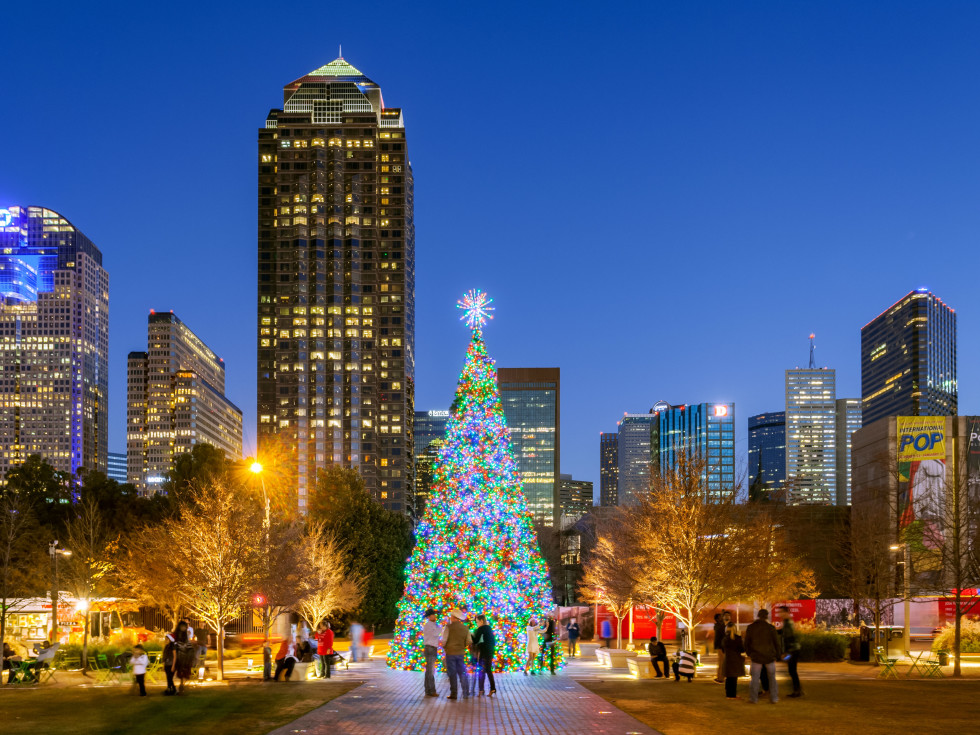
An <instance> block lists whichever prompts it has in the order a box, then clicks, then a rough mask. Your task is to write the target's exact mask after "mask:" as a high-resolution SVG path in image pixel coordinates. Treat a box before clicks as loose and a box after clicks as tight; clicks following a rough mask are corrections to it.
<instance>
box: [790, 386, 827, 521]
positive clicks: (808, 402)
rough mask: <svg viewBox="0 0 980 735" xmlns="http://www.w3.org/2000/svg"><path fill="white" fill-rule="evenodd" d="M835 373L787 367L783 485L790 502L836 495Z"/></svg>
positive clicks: (824, 499)
mask: <svg viewBox="0 0 980 735" xmlns="http://www.w3.org/2000/svg"><path fill="white" fill-rule="evenodd" d="M836 377H837V374H836V372H835V371H834V370H832V369H830V368H816V367H810V368H796V369H794V370H787V371H786V489H787V502H788V503H790V504H792V505H800V504H805V503H815V504H818V505H833V504H834V503H835V502H836V499H837V400H836V398H837V396H836V392H837V385H836Z"/></svg>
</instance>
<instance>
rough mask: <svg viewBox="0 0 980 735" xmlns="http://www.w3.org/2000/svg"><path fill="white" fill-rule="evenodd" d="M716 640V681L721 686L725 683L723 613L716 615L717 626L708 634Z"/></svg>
mask: <svg viewBox="0 0 980 735" xmlns="http://www.w3.org/2000/svg"><path fill="white" fill-rule="evenodd" d="M708 635H710V636H712V637H713V638H714V649H715V657H716V659H717V661H718V663H717V666H716V667H715V681H716V682H718V683H719V684H721V683H723V682H724V681H725V649H724V647H723V646H724V642H725V623H724V622H723V621H722V619H721V613H715V624H714V627H713V628H712V630H711V632H710V633H709V634H708Z"/></svg>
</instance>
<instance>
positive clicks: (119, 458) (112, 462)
mask: <svg viewBox="0 0 980 735" xmlns="http://www.w3.org/2000/svg"><path fill="white" fill-rule="evenodd" d="M107 456H108V460H107V462H106V475H107V476H108V478H109V479H110V480H115V481H116V482H118V483H120V484H122V483H126V482H129V477H128V476H127V475H126V453H125V452H109V453H108V455H107Z"/></svg>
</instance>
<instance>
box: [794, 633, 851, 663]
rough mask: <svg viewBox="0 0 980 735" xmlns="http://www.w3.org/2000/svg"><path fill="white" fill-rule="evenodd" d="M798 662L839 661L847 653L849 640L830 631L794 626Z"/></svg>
mask: <svg viewBox="0 0 980 735" xmlns="http://www.w3.org/2000/svg"><path fill="white" fill-rule="evenodd" d="M796 640H797V641H798V642H799V644H800V661H840V660H841V659H843V658H844V656H845V655H846V653H847V647H848V644H849V639H848V637H847V636H846V635H841V634H840V633H834V632H833V631H830V630H822V629H820V628H811V627H803V626H800V625H798V626H796Z"/></svg>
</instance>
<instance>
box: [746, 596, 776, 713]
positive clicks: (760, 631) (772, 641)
mask: <svg viewBox="0 0 980 735" xmlns="http://www.w3.org/2000/svg"><path fill="white" fill-rule="evenodd" d="M743 640H744V643H745V653H746V654H747V655H748V657H749V659H750V660H751V661H752V666H751V671H752V688H751V689H750V693H749V701H750V702H751V703H752V704H755V703H756V702H758V701H759V677H760V676H761V674H762V669H763V668H765V670H766V673H767V674H768V676H769V701H770V702H772V703H773V704H775V703H776V702H778V701H779V688H778V687H777V686H776V659H777V658H779V651H780V645H779V634H778V633H777V632H776V628H775V627H773V625H772V624H771V623H770V622H769V611H768V610H766V609H765V608H763V609H762V610H759V619H758V620H756V621H755V622H754V623H752V624H751V625H750V626H749V627H748V628H746V629H745V637H744V639H743Z"/></svg>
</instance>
